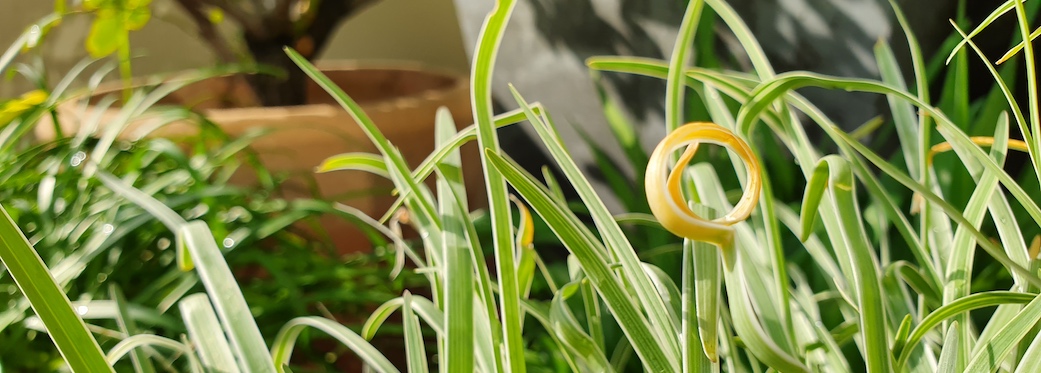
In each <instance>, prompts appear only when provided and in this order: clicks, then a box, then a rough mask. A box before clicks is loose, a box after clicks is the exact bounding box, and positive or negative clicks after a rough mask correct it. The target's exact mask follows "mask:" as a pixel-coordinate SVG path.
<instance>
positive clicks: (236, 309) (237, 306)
mask: <svg viewBox="0 0 1041 373" xmlns="http://www.w3.org/2000/svg"><path fill="white" fill-rule="evenodd" d="M154 203H158V201H156V202H154ZM177 236H178V237H180V240H179V241H181V243H182V244H183V245H184V246H185V248H186V250H187V251H188V252H189V253H191V257H192V260H193V261H194V262H195V267H196V271H198V274H199V279H200V280H201V281H202V284H203V286H204V287H205V288H206V292H207V294H208V295H209V296H210V300H211V301H212V302H213V306H214V309H215V310H216V311H217V316H218V317H219V318H220V320H221V326H222V327H223V328H224V331H225V333H227V335H228V340H229V342H231V347H232V350H233V351H235V355H236V356H237V357H238V362H239V367H240V368H242V370H243V371H247V372H274V371H275V365H274V363H273V362H272V360H271V355H269V354H268V353H267V346H265V345H264V337H263V336H262V335H261V334H260V330H259V329H258V328H257V322H256V320H255V319H254V318H253V314H252V313H250V309H249V306H248V305H247V304H246V300H245V298H243V296H242V290H241V289H240V288H239V286H238V283H237V282H236V281H235V276H234V275H233V274H232V273H231V268H230V267H228V263H227V262H226V261H225V260H224V255H223V253H221V251H220V248H218V247H217V242H216V240H215V239H214V238H213V234H212V233H211V232H210V230H209V228H208V227H207V226H206V224H205V223H203V222H200V221H192V222H189V223H187V224H185V225H183V226H181V227H179V228H178V230H177Z"/></svg>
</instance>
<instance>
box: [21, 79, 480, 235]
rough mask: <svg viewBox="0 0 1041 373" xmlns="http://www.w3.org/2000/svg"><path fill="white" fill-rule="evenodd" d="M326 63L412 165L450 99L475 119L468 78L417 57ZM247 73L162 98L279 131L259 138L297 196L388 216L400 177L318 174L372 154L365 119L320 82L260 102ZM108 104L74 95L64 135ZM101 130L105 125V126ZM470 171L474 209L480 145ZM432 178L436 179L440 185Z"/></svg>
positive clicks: (125, 135) (470, 151)
mask: <svg viewBox="0 0 1041 373" xmlns="http://www.w3.org/2000/svg"><path fill="white" fill-rule="evenodd" d="M318 67H319V68H320V69H321V70H322V72H323V73H325V74H326V75H327V76H328V77H329V78H330V79H331V80H332V81H333V82H335V83H336V84H337V85H339V86H340V87H341V88H342V89H343V90H344V91H345V92H346V93H347V94H348V95H350V96H351V97H352V98H353V99H354V100H356V101H357V102H358V103H359V105H361V107H362V108H363V109H364V111H365V113H366V114H368V115H369V117H370V118H372V120H373V122H375V123H376V125H377V126H378V127H379V128H380V130H381V131H382V132H383V134H384V135H385V136H386V137H387V139H388V140H389V141H390V142H391V143H392V144H394V146H396V147H397V148H399V149H400V150H401V153H402V155H403V156H404V157H405V160H406V161H407V162H408V163H409V165H410V167H412V168H413V169H414V168H415V167H416V166H418V165H419V163H420V162H422V161H423V159H424V158H426V156H427V155H429V154H430V153H431V152H432V151H433V150H434V117H435V113H436V111H437V109H438V108H439V107H442V106H444V107H447V108H448V110H449V111H450V112H451V113H452V117H453V118H454V119H455V122H456V124H457V128H458V129H462V128H464V127H466V126H468V125H469V124H471V123H473V116H472V112H471V109H470V92H469V80H468V78H467V77H465V76H462V75H458V74H452V73H446V72H440V71H434V70H430V69H426V68H423V67H420V66H415V65H365V64H358V63H353V62H341V63H335V64H329V63H320V64H318ZM120 87H121V85H120V84H118V83H117V84H115V85H110V86H105V87H102V88H101V89H98V90H97V91H96V93H95V94H94V95H93V96H91V101H90V102H91V103H95V102H97V101H99V100H100V98H101V97H103V96H105V95H109V94H119V93H120ZM255 102H257V101H256V99H255V98H254V97H253V94H252V92H251V91H250V90H249V89H248V87H247V86H246V85H245V83H244V82H243V81H242V79H241V78H240V77H231V76H227V77H218V78H211V79H207V80H203V81H200V82H197V83H193V84H191V85H188V86H185V87H183V88H181V89H179V90H177V91H175V92H173V93H172V94H170V95H169V96H168V97H167V98H165V99H164V100H162V101H160V104H179V105H185V106H187V107H190V108H192V109H193V110H195V111H197V112H199V113H201V114H203V115H204V116H206V117H207V118H208V119H209V120H210V121H212V122H214V123H216V124H217V125H219V126H220V127H221V128H222V129H223V130H224V131H225V132H227V133H228V134H229V135H231V136H233V137H238V136H242V135H244V134H246V133H248V132H249V131H251V130H254V129H258V128H259V129H266V130H272V131H273V132H272V133H270V134H268V135H265V136H263V137H260V138H259V139H257V140H256V141H254V142H253V143H252V144H253V145H252V147H253V148H254V149H255V150H256V151H257V153H258V154H259V156H260V159H261V161H262V162H263V163H264V165H265V166H266V167H267V168H268V169H269V170H271V171H272V172H288V173H291V174H292V176H291V177H290V179H289V180H288V181H287V182H286V183H284V184H283V190H284V191H285V197H287V198H288V199H295V198H309V197H311V196H312V195H313V194H311V193H312V190H313V187H317V190H318V192H319V193H320V195H321V196H323V197H324V198H326V199H331V200H335V201H338V202H342V203H344V204H347V205H349V206H353V207H355V208H358V209H360V210H362V211H364V212H365V213H366V214H369V215H370V216H373V217H375V218H379V216H380V215H382V214H383V213H384V212H385V211H386V210H387V209H388V208H389V207H390V205H391V203H392V202H393V201H394V197H392V196H391V195H390V193H389V191H390V190H391V189H392V188H393V184H392V183H391V182H390V181H388V180H386V179H384V178H382V177H379V176H376V175H373V174H369V173H366V172H361V171H336V172H330V173H322V174H314V169H315V167H316V166H318V165H319V164H320V163H321V162H322V161H323V160H325V159H326V158H328V157H330V156H333V155H337V154H341V153H347V152H371V153H375V152H376V148H375V147H374V146H373V145H372V143H371V141H370V140H369V139H368V138H367V137H366V136H365V134H364V132H363V131H362V130H361V127H360V126H359V125H358V124H357V123H356V122H355V121H354V119H353V118H352V117H351V116H350V114H348V113H347V111H345V110H344V109H343V108H341V107H340V106H339V105H338V104H336V102H335V101H334V100H333V98H332V97H331V96H330V95H329V94H327V93H326V92H325V91H324V90H322V89H321V88H320V87H318V86H317V85H316V84H314V83H312V84H311V85H310V86H309V88H308V104H307V105H301V106H287V107H260V106H257V105H255ZM99 109H100V108H97V107H94V106H90V105H88V106H87V110H82V106H81V103H76V102H70V103H68V104H64V105H62V106H60V107H59V108H58V114H59V119H60V120H61V125H62V129H63V131H64V133H67V134H68V133H75V132H76V131H77V130H78V129H79V126H80V124H81V123H82V122H83V120H84V119H85V118H92V117H93V116H94V115H95V114H96V113H97V110H99ZM118 113H119V109H118V108H108V109H106V110H105V111H104V112H103V113H101V114H100V115H102V120H101V123H103V124H104V123H108V122H110V121H111V119H113V118H115V117H116V115H118ZM149 126H150V123H149V121H148V120H146V118H141V119H135V120H134V121H132V122H131V123H129V124H128V127H127V128H126V129H125V130H124V131H123V132H122V133H121V134H120V138H122V139H127V140H132V139H135V138H138V137H139V136H141V134H140V133H141V132H142V131H143V130H148V129H149ZM99 131H100V129H99ZM198 131H199V126H198V124H196V123H190V122H174V123H170V124H168V125H165V126H163V127H161V128H158V129H155V130H153V131H151V132H148V133H147V134H146V135H144V136H146V137H165V138H169V139H172V140H177V139H184V138H185V137H186V136H190V135H193V134H196V133H198ZM36 135H37V137H38V138H40V139H44V140H46V139H53V138H54V136H55V134H54V128H53V125H50V124H43V125H40V126H37V127H36ZM462 151H463V159H464V160H463V163H464V164H463V170H464V174H465V177H466V180H465V181H466V186H467V193H468V196H467V197H468V200H469V201H470V203H471V207H472V208H479V207H482V206H483V205H485V204H486V201H485V198H484V187H483V176H482V174H481V169H480V160H479V158H478V153H477V146H476V144H468V145H467V146H464V147H463V150H462ZM245 174H246V173H245V172H241V173H240V174H239V175H236V176H235V177H234V178H233V182H234V183H235V184H237V185H249V184H251V183H253V182H255V180H253V179H252V178H250V177H248V176H246V175H245ZM432 179H433V178H430V180H428V185H430V186H431V187H432V186H433V184H432ZM321 222H322V225H323V226H324V228H325V230H326V231H327V232H328V233H329V234H330V235H331V236H332V239H333V240H334V243H335V244H336V245H337V247H338V248H339V250H340V252H341V253H349V252H356V251H361V250H368V249H369V248H370V245H369V244H368V242H367V240H366V239H365V237H364V235H362V234H361V231H360V230H358V229H357V228H355V227H354V226H353V225H352V224H351V223H348V222H346V221H344V220H343V219H340V218H336V217H332V216H327V217H323V218H322V221H321Z"/></svg>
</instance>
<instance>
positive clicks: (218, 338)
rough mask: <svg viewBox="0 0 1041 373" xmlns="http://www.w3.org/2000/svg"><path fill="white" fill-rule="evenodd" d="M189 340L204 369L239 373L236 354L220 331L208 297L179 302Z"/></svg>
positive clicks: (191, 297)
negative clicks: (218, 331)
mask: <svg viewBox="0 0 1041 373" xmlns="http://www.w3.org/2000/svg"><path fill="white" fill-rule="evenodd" d="M178 307H179V309H180V310H181V315H182V317H183V318H184V326H185V327H186V328H187V329H188V337H189V339H190V340H191V341H192V344H193V345H195V346H196V348H195V349H196V351H198V354H199V359H200V360H201V362H202V365H203V366H204V367H205V368H206V369H208V370H211V371H213V372H222V373H224V372H226V373H237V372H239V367H238V365H236V363H235V354H234V353H232V352H231V345H230V344H228V339H227V338H226V337H225V336H224V333H223V332H220V333H215V332H214V331H216V330H221V326H220V321H218V320H217V314H216V312H214V310H213V305H211V304H210V299H209V298H208V297H207V296H206V294H192V295H189V296H186V297H184V298H183V299H182V300H181V301H180V302H178Z"/></svg>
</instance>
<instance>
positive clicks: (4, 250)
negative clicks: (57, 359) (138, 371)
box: [0, 206, 113, 372]
mask: <svg viewBox="0 0 1041 373" xmlns="http://www.w3.org/2000/svg"><path fill="white" fill-rule="evenodd" d="M0 213H3V217H2V218H0V261H3V264H4V266H5V267H7V272H8V273H9V274H10V275H11V277H12V278H13V279H14V281H15V284H17V285H18V288H19V289H21V291H22V294H23V295H25V298H26V299H28V300H29V304H30V305H32V308H33V311H35V312H36V315H38V316H39V317H40V320H42V321H43V323H44V325H46V326H47V330H48V335H50V337H51V340H52V341H54V345H55V346H56V347H57V348H58V352H60V353H61V355H62V357H63V358H65V362H66V363H67V364H68V365H69V368H71V369H72V370H73V371H74V372H113V370H112V367H110V366H109V364H108V363H107V362H106V361H105V355H104V354H102V352H101V347H100V346H99V345H98V342H97V340H95V339H94V337H93V336H91V334H90V332H89V331H87V326H86V324H84V323H83V319H81V318H80V317H79V315H77V314H76V312H75V311H73V309H72V305H71V304H70V303H69V298H68V297H67V296H66V295H65V292H63V291H62V290H61V288H59V287H58V285H57V283H56V282H55V280H54V277H52V276H51V274H50V272H48V271H47V266H45V265H44V263H43V259H40V255H39V254H38V253H37V252H36V250H34V249H33V248H32V246H31V245H30V244H29V241H28V240H27V239H26V238H25V235H23V234H22V232H21V231H20V230H19V229H18V226H16V225H15V222H14V220H12V219H11V215H9V214H8V213H7V209H5V208H3V206H0Z"/></svg>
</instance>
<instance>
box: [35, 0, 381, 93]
mask: <svg viewBox="0 0 1041 373" xmlns="http://www.w3.org/2000/svg"><path fill="white" fill-rule="evenodd" d="M67 1H68V0H57V1H56V2H55V4H56V5H55V9H56V10H57V12H58V14H63V13H65V10H66V9H69V8H68V6H67V4H66V3H67ZM159 1H172V2H174V3H176V4H177V5H178V6H179V7H180V8H181V9H183V10H184V11H185V12H186V13H187V14H188V16H189V17H190V19H191V20H192V22H193V23H194V25H195V27H196V32H197V33H198V36H199V39H200V40H203V41H205V42H206V43H207V44H208V45H209V47H210V48H211V50H212V51H213V53H214V55H215V56H217V58H218V59H219V61H220V62H221V63H225V64H236V63H237V64H261V65H265V66H268V67H271V68H274V69H276V70H275V71H277V72H278V74H276V75H274V76H273V75H268V74H251V75H248V76H247V77H246V80H247V81H248V83H249V85H250V87H251V88H252V90H253V93H254V94H255V96H256V99H258V100H259V103H260V104H262V105H264V106H291V105H301V104H304V103H305V100H306V98H307V77H306V76H304V74H303V72H301V71H300V69H299V68H297V67H296V66H295V65H293V63H292V61H290V60H289V59H288V58H286V56H285V53H282V47H283V46H292V47H294V48H296V49H297V50H299V51H300V52H301V54H303V55H304V56H307V57H308V58H313V57H315V56H318V55H319V54H320V53H321V52H322V50H324V48H325V46H326V45H327V43H328V41H329V39H330V37H331V36H332V34H333V32H334V31H336V30H337V28H338V27H339V26H340V24H341V23H342V22H343V21H344V20H346V19H348V18H350V17H351V16H353V15H355V14H356V13H357V12H359V11H361V10H362V9H365V8H366V7H367V6H369V5H371V4H372V3H375V2H376V0H345V1H318V0H277V1H260V0H232V1H222V0H159ZM151 6H152V0H83V1H82V3H80V7H82V8H81V9H82V10H85V11H88V12H92V13H93V14H94V15H95V18H94V21H93V24H92V26H91V29H90V33H89V34H88V36H87V39H86V48H87V50H88V51H89V52H90V54H91V56H93V57H94V58H102V57H106V56H109V55H112V54H116V57H117V59H118V61H119V62H120V70H121V72H122V75H123V78H124V79H125V80H129V79H130V78H131V77H132V73H131V71H130V59H131V55H130V33H131V32H132V31H136V30H139V29H141V28H142V27H144V26H145V24H146V23H147V22H148V20H149V19H150V17H151V13H152V12H151ZM73 9H74V10H77V9H76V8H73ZM227 21H231V22H234V23H235V30H228V27H227V23H228V22H227ZM229 34H231V35H234V38H233V39H231V40H229V38H228V35H229Z"/></svg>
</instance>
